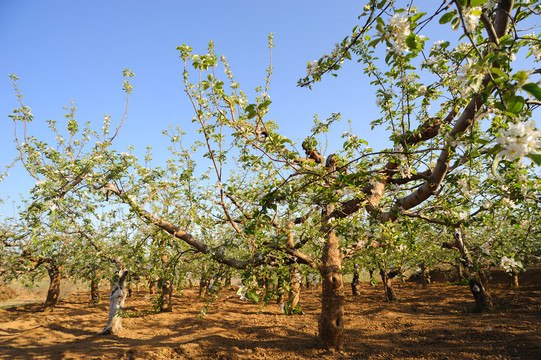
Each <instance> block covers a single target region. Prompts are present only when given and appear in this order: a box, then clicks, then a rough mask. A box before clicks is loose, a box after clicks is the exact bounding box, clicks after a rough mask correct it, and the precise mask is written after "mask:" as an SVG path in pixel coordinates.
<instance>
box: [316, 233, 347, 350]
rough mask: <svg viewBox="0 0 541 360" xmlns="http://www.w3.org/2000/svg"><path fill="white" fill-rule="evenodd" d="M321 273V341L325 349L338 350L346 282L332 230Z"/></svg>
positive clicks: (342, 329) (326, 244)
mask: <svg viewBox="0 0 541 360" xmlns="http://www.w3.org/2000/svg"><path fill="white" fill-rule="evenodd" d="M319 271H320V274H321V278H322V280H323V283H322V290H321V314H320V316H319V322H318V329H319V341H320V344H321V345H322V346H323V347H324V348H326V349H331V350H334V349H336V350H337V349H340V345H341V344H342V337H343V333H344V282H343V278H342V255H341V253H340V249H339V241H338V238H337V237H336V234H335V233H334V230H332V229H328V231H327V236H326V241H325V245H324V246H323V252H322V256H321V265H320V268H319Z"/></svg>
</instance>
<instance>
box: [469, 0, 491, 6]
mask: <svg viewBox="0 0 541 360" xmlns="http://www.w3.org/2000/svg"><path fill="white" fill-rule="evenodd" d="M487 1H488V0H470V6H471V7H476V6H481V5H483V4H484V3H486V2H487Z"/></svg>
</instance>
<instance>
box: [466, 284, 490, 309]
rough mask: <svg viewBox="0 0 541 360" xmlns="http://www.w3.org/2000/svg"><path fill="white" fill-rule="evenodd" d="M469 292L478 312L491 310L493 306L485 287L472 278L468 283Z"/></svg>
mask: <svg viewBox="0 0 541 360" xmlns="http://www.w3.org/2000/svg"><path fill="white" fill-rule="evenodd" d="M469 285H470V290H471V292H472V294H473V297H474V299H475V306H476V308H477V310H478V311H485V310H492V309H494V305H493V304H492V298H491V297H490V294H489V293H488V292H487V291H486V290H485V287H484V286H483V284H482V283H481V281H479V280H478V279H476V278H472V279H470V281H469Z"/></svg>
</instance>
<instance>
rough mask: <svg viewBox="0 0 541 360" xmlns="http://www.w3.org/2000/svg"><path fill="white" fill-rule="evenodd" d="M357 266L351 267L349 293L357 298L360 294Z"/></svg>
mask: <svg viewBox="0 0 541 360" xmlns="http://www.w3.org/2000/svg"><path fill="white" fill-rule="evenodd" d="M359 273H360V270H359V264H355V265H354V266H353V280H352V281H351V292H352V293H353V296H359V295H360V294H361V281H360V274H359Z"/></svg>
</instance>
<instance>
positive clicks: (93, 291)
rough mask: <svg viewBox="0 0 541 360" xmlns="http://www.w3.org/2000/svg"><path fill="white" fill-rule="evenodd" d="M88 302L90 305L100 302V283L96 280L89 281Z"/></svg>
mask: <svg viewBox="0 0 541 360" xmlns="http://www.w3.org/2000/svg"><path fill="white" fill-rule="evenodd" d="M90 302H91V303H92V304H97V303H99V302H100V282H99V281H98V280H96V279H92V280H90Z"/></svg>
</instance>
